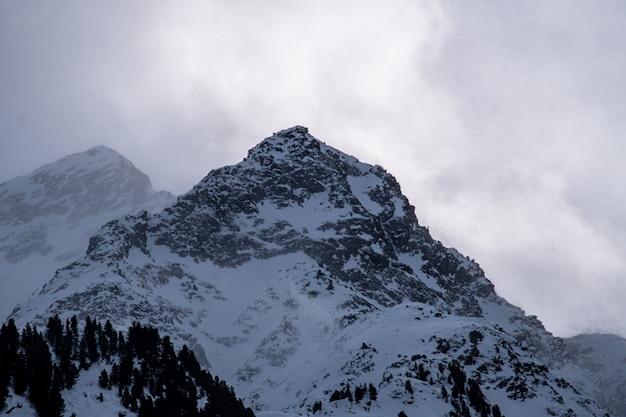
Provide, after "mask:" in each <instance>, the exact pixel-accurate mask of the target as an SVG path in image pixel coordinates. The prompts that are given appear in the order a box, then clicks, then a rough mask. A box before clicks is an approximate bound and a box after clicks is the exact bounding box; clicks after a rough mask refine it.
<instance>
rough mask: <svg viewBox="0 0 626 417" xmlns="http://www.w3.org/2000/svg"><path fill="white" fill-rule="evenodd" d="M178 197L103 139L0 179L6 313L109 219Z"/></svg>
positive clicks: (0, 304)
mask: <svg viewBox="0 0 626 417" xmlns="http://www.w3.org/2000/svg"><path fill="white" fill-rule="evenodd" d="M173 201H174V196H173V195H171V194H170V193H168V192H164V191H160V192H157V191H155V190H153V189H152V186H151V185H150V179H149V178H148V177H147V176H146V175H145V174H144V173H142V172H141V171H139V170H138V169H137V168H135V167H134V166H133V164H132V163H131V162H130V161H128V160H127V159H125V158H124V157H123V156H121V155H120V154H118V153H117V152H115V151H114V150H112V149H109V148H107V147H104V146H98V147H95V148H92V149H90V150H88V151H86V152H82V153H77V154H74V155H70V156H67V157H65V158H62V159H60V160H58V161H56V162H52V163H50V164H47V165H45V166H43V167H41V168H39V169H37V170H35V171H34V172H32V173H31V174H29V175H25V176H21V177H17V178H15V179H13V180H10V181H7V182H4V183H2V184H0V286H1V287H2V289H3V291H1V292H0V317H6V316H7V315H8V314H9V313H10V311H11V309H12V308H13V306H15V304H16V303H17V302H22V301H26V298H27V297H28V295H30V294H31V293H32V292H33V291H34V290H35V289H37V288H39V287H41V286H42V285H43V284H44V283H45V282H46V281H48V280H49V279H50V277H51V276H52V275H54V271H55V270H56V269H57V268H60V267H62V266H63V265H66V264H67V263H69V262H70V261H72V260H74V259H78V258H80V257H82V256H84V254H85V250H86V247H87V243H88V241H89V236H91V235H92V234H93V233H95V232H96V231H97V230H98V229H99V228H100V227H101V226H102V225H103V224H104V223H106V222H107V221H109V220H112V219H114V218H117V217H120V216H123V215H125V214H132V213H134V212H136V211H139V210H142V209H144V210H149V211H158V210H160V209H162V208H163V207H165V206H166V205H168V204H170V203H171V202H173Z"/></svg>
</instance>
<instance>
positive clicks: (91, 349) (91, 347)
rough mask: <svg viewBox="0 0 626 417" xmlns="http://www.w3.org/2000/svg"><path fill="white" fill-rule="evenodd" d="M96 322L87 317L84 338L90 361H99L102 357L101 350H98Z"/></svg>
mask: <svg viewBox="0 0 626 417" xmlns="http://www.w3.org/2000/svg"><path fill="white" fill-rule="evenodd" d="M96 331H97V328H96V323H95V322H93V321H91V319H90V318H89V316H87V318H86V319H85V328H84V330H83V338H84V340H85V344H86V347H87V355H88V356H87V357H88V359H89V363H90V364H91V363H94V362H97V361H98V359H100V352H99V351H98V340H97V338H96Z"/></svg>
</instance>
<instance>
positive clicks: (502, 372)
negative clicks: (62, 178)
mask: <svg viewBox="0 0 626 417" xmlns="http://www.w3.org/2000/svg"><path fill="white" fill-rule="evenodd" d="M98 153H100V152H98V151H95V154H98ZM51 278H52V279H51V280H50V281H49V282H47V284H46V285H45V286H43V287H42V288H41V290H40V291H39V293H38V294H37V295H36V296H34V297H32V298H31V300H30V301H29V302H28V303H23V304H21V305H20V306H18V308H17V309H16V310H15V311H14V313H13V314H12V317H13V318H14V319H15V320H16V321H17V322H18V323H20V324H24V323H25V322H27V321H29V322H31V323H34V324H35V325H41V324H45V321H46V320H47V318H48V317H49V316H50V315H54V314H59V315H60V316H61V317H67V316H69V315H72V314H76V315H78V316H86V315H90V316H91V317H96V318H98V319H99V320H105V319H109V320H111V322H112V323H114V324H115V325H116V326H118V327H124V326H129V325H131V323H132V322H134V321H140V322H142V323H146V324H151V325H153V326H156V327H158V328H160V329H161V330H162V331H164V332H166V333H168V334H170V335H171V336H172V338H173V339H174V340H175V341H176V342H177V343H180V344H182V343H186V344H187V345H189V346H190V347H191V348H192V349H194V350H195V352H196V353H197V356H198V357H199V358H200V359H201V360H203V362H204V363H205V364H206V365H209V366H210V367H211V369H212V371H215V373H216V374H218V375H223V376H225V377H229V378H230V381H229V382H230V383H232V384H233V385H235V387H236V389H237V392H238V393H241V395H243V396H244V398H245V400H246V401H247V402H248V404H251V405H253V406H254V407H255V408H256V409H257V410H262V411H267V410H275V411H278V410H280V412H281V413H283V412H289V413H295V414H299V415H305V414H311V413H314V412H315V411H316V410H319V407H322V409H323V412H324V414H326V415H347V414H354V415H363V416H380V415H397V414H398V412H399V411H401V410H404V409H406V410H407V411H408V412H407V415H415V413H421V412H422V411H424V410H425V412H426V414H429V413H430V414H432V415H441V416H443V415H471V416H478V415H493V416H498V415H502V414H504V415H542V416H556V415H558V416H561V415H563V416H565V415H568V416H571V415H581V416H600V415H602V414H603V412H602V410H600V409H599V407H598V406H597V405H596V404H595V403H594V402H593V401H590V400H589V399H587V398H586V397H585V395H583V394H581V393H580V392H578V391H576V389H575V388H574V387H573V386H572V385H571V384H570V383H569V382H567V381H566V380H564V379H563V378H562V375H560V374H554V373H552V371H551V370H550V369H549V368H548V366H547V364H552V363H556V361H561V363H564V362H567V352H566V349H565V347H564V344H563V342H562V341H560V340H558V339H556V338H554V337H552V335H551V334H550V333H549V332H547V331H546V330H545V329H544V328H543V326H542V325H541V323H540V322H539V321H538V320H536V319H533V318H532V317H527V316H525V315H524V313H523V312H522V311H521V310H520V309H518V308H516V307H514V306H512V305H510V304H509V303H507V302H506V300H504V299H502V298H500V297H498V296H497V295H496V293H495V290H494V287H493V285H492V284H491V282H490V281H489V280H488V279H487V278H486V277H485V275H484V272H483V271H482V269H481V268H480V266H479V265H478V264H476V263H475V262H474V261H472V260H470V259H468V258H467V257H464V256H463V255H462V254H460V253H459V252H458V251H456V250H454V249H449V248H445V247H444V246H443V245H442V244H441V243H440V242H438V241H436V240H435V239H433V237H431V235H430V233H429V231H428V229H426V228H425V227H423V226H421V225H420V224H419V222H418V220H417V217H416V215H415V213H414V208H413V206H411V205H410V204H409V201H408V199H407V198H406V197H405V196H404V195H403V194H402V192H401V189H400V186H399V185H398V183H397V181H396V180H395V178H394V177H393V176H392V175H391V174H389V173H387V172H386V171H385V170H384V169H383V168H381V167H379V166H374V165H369V164H366V163H363V162H360V161H358V160H357V159H356V158H354V157H352V156H350V155H347V154H345V153H343V152H341V151H339V150H337V149H334V148H332V147H330V146H328V145H326V144H324V143H323V142H321V141H319V140H318V139H316V138H315V137H313V136H312V135H310V134H309V133H308V130H307V129H306V128H304V127H302V126H296V127H293V128H290V129H286V130H283V131H280V132H278V133H276V134H274V135H273V136H271V137H269V138H266V139H265V140H263V141H262V142H261V143H260V144H259V145H257V146H255V147H254V148H253V149H251V150H250V151H249V153H248V156H247V158H245V159H244V160H243V161H242V162H240V163H238V164H235V165H232V166H227V167H223V168H219V169H215V170H212V171H211V172H209V174H208V175H207V176H206V177H204V178H203V179H202V180H201V181H200V182H199V183H198V184H197V185H196V186H194V187H193V189H192V190H190V191H189V192H187V193H186V194H184V195H182V196H180V197H179V198H178V199H177V201H176V202H175V203H173V204H171V205H170V206H168V207H166V208H165V209H164V210H162V211H160V212H158V213H153V214H150V213H148V212H147V211H142V212H140V213H137V214H134V215H128V216H124V217H119V218H117V219H114V220H112V221H110V222H108V223H107V224H106V225H105V226H104V227H102V228H101V229H100V230H99V231H98V232H97V233H95V234H93V235H92V236H91V238H90V240H89V247H88V249H87V253H86V256H85V257H84V258H82V259H78V260H76V261H75V262H72V263H69V264H67V265H65V266H64V267H63V268H60V269H58V270H57V271H56V273H55V275H54V277H51ZM470 381H471V382H470ZM357 387H358V389H359V394H357V393H356V392H357ZM366 389H367V390H368V392H369V394H368V400H365V399H364V397H363V396H364V395H365V390H366ZM352 390H354V400H355V401H353V399H352V398H353V397H352V395H353V394H352ZM358 396H360V397H361V398H359V399H356V398H357V397H358ZM349 398H350V399H349ZM468 404H469V405H468ZM496 405H498V406H499V407H496ZM415 407H418V409H416V408H415ZM470 407H471V409H470ZM500 408H501V409H502V414H500Z"/></svg>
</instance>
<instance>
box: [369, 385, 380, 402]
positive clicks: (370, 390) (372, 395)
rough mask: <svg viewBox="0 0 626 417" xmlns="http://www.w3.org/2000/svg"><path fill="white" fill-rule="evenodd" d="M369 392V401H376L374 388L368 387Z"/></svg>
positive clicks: (376, 393)
mask: <svg viewBox="0 0 626 417" xmlns="http://www.w3.org/2000/svg"><path fill="white" fill-rule="evenodd" d="M369 392H370V400H372V401H376V399H377V398H378V391H377V390H376V387H375V386H374V385H373V384H370V385H369Z"/></svg>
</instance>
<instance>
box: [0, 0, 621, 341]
mask: <svg viewBox="0 0 626 417" xmlns="http://www.w3.org/2000/svg"><path fill="white" fill-rule="evenodd" d="M272 4H273V6H272V7H267V6H265V5H262V4H261V3H259V2H255V1H245V0H238V1H233V2H219V1H209V2H206V1H189V2H183V3H181V2H173V1H163V2H159V3H158V4H157V3H154V2H148V1H137V2H132V3H128V2H121V1H112V2H106V3H89V4H87V3H85V2H78V1H69V0H67V1H62V2H55V3H54V4H52V3H50V2H44V1H33V2H28V3H25V2H18V1H7V2H3V3H0V75H1V76H0V181H4V180H7V179H10V178H12V177H13V176H15V175H19V174H23V173H26V172H28V171H31V170H33V169H35V168H37V167H38V166H40V165H42V164H43V163H46V162H49V161H50V160H53V159H56V158H59V157H61V156H64V155H66V154H68V153H71V152H76V151H82V150H85V149H87V148H88V147H91V146H94V145H96V144H105V145H107V146H110V147H112V148H114V149H116V150H117V151H119V152H121V153H122V154H124V155H125V156H126V157H128V158H129V159H131V160H132V161H133V162H134V163H135V164H136V165H137V166H138V167H139V168H140V169H142V170H143V171H144V172H146V173H147V174H148V175H149V176H150V177H151V178H152V180H153V183H154V185H155V186H156V187H157V188H166V189H169V190H171V191H174V192H176V193H182V192H184V191H186V190H187V189H189V188H191V186H192V185H193V184H194V183H196V182H197V181H199V180H200V179H201V178H202V176H204V175H205V174H206V173H207V172H208V171H209V170H210V169H212V168H216V167H219V166H222V165H225V164H232V163H236V162H237V161H238V160H240V159H241V158H242V157H243V156H245V152H246V150H247V149H249V148H251V147H252V146H254V145H255V144H256V142H258V141H259V140H260V139H262V138H263V137H264V136H268V135H270V134H271V133H272V132H274V131H277V130H280V129H282V128H286V127H288V126H291V125H295V124H303V125H306V126H308V127H309V128H310V131H311V132H312V133H313V134H314V135H316V136H317V137H319V138H320V139H322V140H325V141H327V142H328V143H329V144H331V145H333V146H335V147H338V148H340V149H342V150H344V151H346V152H348V153H352V154H354V155H356V156H357V157H358V158H359V159H361V160H364V161H367V162H373V163H378V164H381V165H383V166H384V167H385V168H386V169H387V170H388V171H390V172H391V173H392V174H394V175H395V176H396V177H397V178H398V180H399V182H400V184H401V185H402V187H403V190H404V192H405V193H406V194H407V195H408V197H409V198H410V200H411V202H412V203H413V204H414V205H415V206H416V207H417V215H418V217H419V218H420V220H421V222H422V223H424V224H427V225H429V226H430V229H431V231H432V233H433V234H434V236H435V237H436V238H439V239H441V240H442V241H443V242H444V243H445V244H447V245H451V246H456V247H458V248H459V249H460V250H461V251H462V252H463V253H466V254H467V255H469V256H471V257H473V258H476V259H477V260H478V261H479V262H480V263H481V265H483V267H485V269H486V270H487V272H488V275H489V277H490V278H491V279H492V280H493V281H494V283H495V285H496V288H497V290H498V291H499V292H500V293H501V294H502V295H504V296H506V297H507V298H510V299H511V301H513V302H515V303H518V304H519V305H521V306H522V307H524V308H525V309H526V310H527V312H528V313H530V314H536V315H538V316H539V317H540V319H542V320H544V322H545V323H546V324H547V325H548V328H549V329H551V330H553V331H555V332H557V333H558V334H570V333H572V332H574V331H579V330H590V329H598V330H611V331H617V332H620V333H621V334H623V335H626V327H623V326H624V325H622V324H620V322H619V320H617V319H615V317H620V316H623V314H624V313H626V311H625V310H626V308H624V307H621V305H622V304H623V303H622V302H621V301H620V300H619V299H618V294H623V293H624V289H625V288H626V286H625V285H624V284H622V282H621V279H620V278H621V277H622V276H624V273H626V266H625V265H623V262H622V261H621V254H622V253H624V250H625V249H626V242H625V241H624V238H623V237H622V236H626V233H624V232H626V217H624V215H623V214H622V213H621V207H623V206H624V204H623V203H625V201H624V197H623V192H622V190H623V189H624V187H623V185H624V180H623V178H625V177H626V175H624V174H625V173H624V168H623V164H622V163H621V155H623V154H624V151H625V150H626V149H624V148H625V147H626V145H625V144H624V142H623V140H621V136H622V132H623V131H624V127H625V126H624V124H625V123H626V122H625V120H626V117H624V116H625V115H624V106H623V97H624V94H623V93H624V92H625V90H626V82H625V79H624V77H623V75H622V74H623V73H624V67H626V52H624V49H623V45H624V41H625V40H626V39H624V37H625V36H626V33H625V32H624V31H623V30H622V28H623V24H622V22H623V20H624V18H625V17H626V10H624V7H623V6H622V5H621V2H617V1H608V2H603V3H602V6H601V7H600V6H598V4H597V3H595V2H587V1H583V0H578V1H575V2H567V3H565V2H543V1H530V2H474V1H465V2H463V1H461V2H456V1H455V2H437V1H428V0H424V1H416V2H402V1H391V2H386V3H384V4H383V3H380V2H377V1H348V2H332V1H321V2H305V1H280V2H274V3H272ZM576 307H577V308H576ZM573 312H574V313H573Z"/></svg>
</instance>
